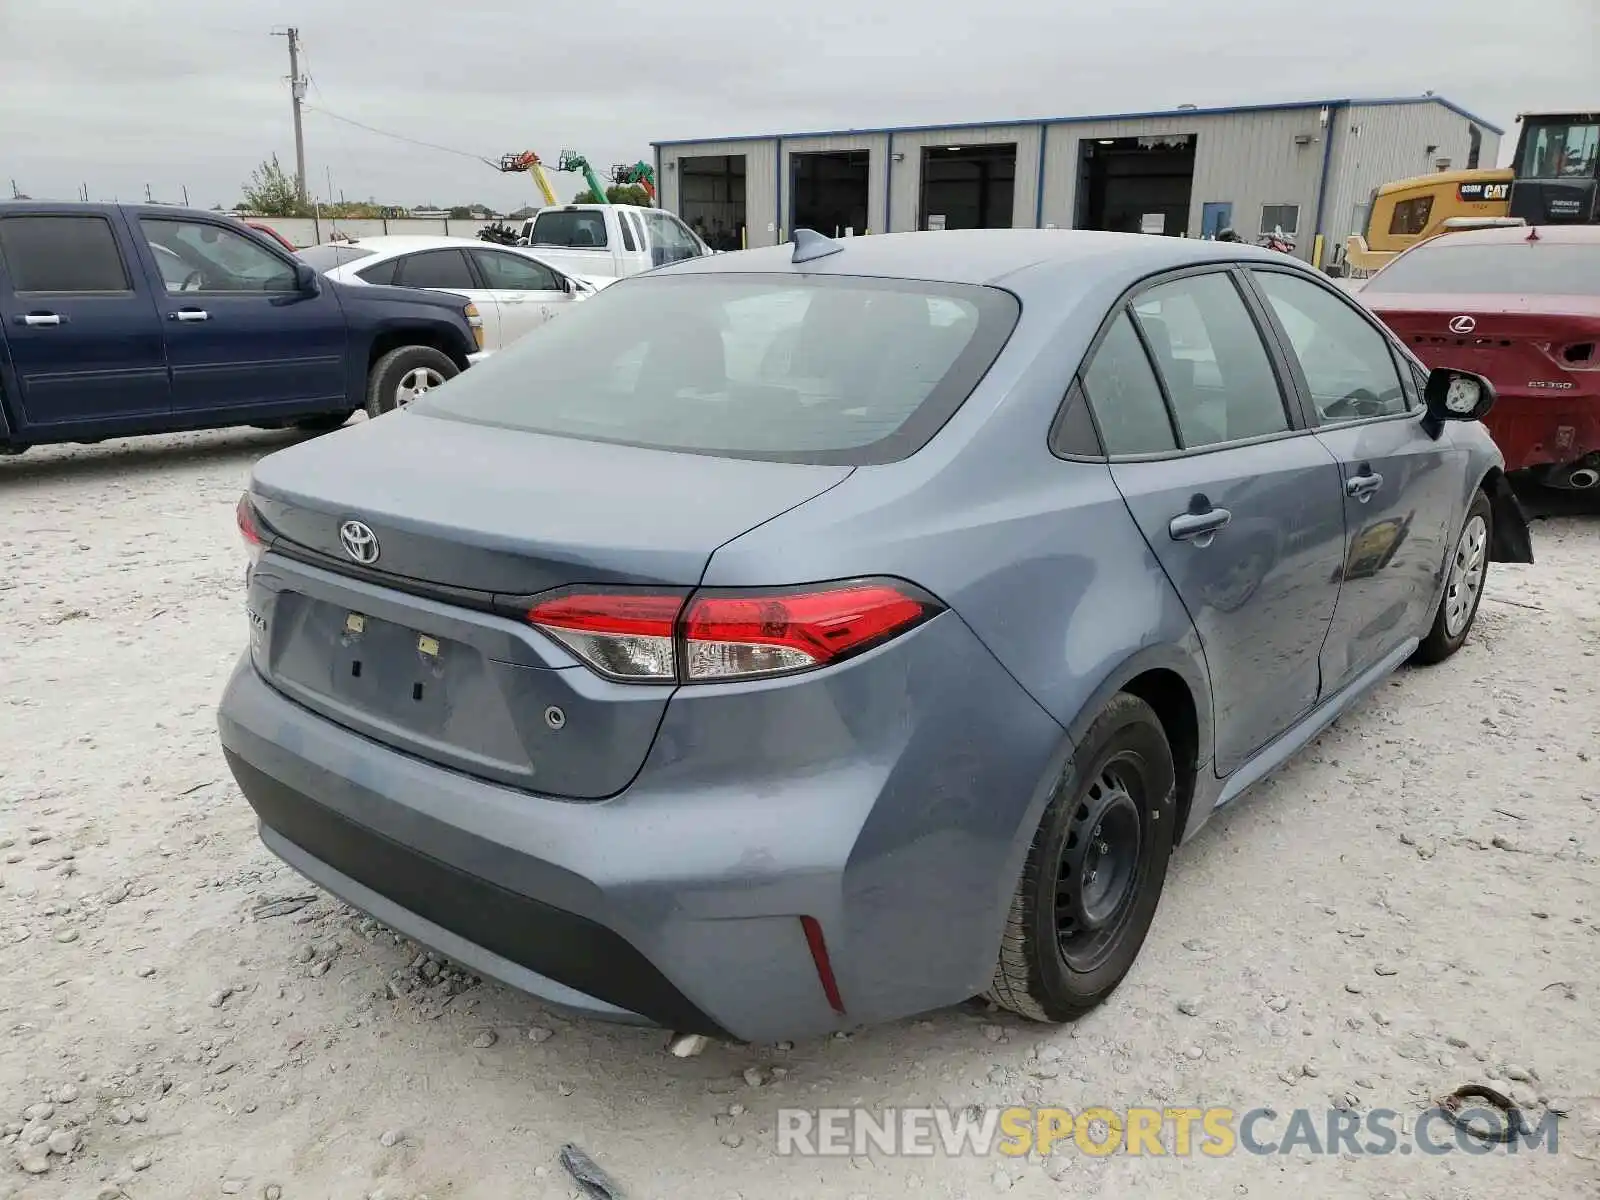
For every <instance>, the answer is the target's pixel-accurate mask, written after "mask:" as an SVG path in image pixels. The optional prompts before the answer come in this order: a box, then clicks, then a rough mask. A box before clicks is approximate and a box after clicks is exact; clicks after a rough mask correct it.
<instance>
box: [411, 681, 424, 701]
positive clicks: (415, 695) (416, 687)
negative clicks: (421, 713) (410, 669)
mask: <svg viewBox="0 0 1600 1200" xmlns="http://www.w3.org/2000/svg"><path fill="white" fill-rule="evenodd" d="M411 698H412V699H413V700H421V699H422V685H421V684H420V683H413V684H412V685H411Z"/></svg>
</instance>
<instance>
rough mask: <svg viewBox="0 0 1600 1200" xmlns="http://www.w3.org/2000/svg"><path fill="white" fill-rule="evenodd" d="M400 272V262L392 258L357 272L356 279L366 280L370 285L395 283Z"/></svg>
mask: <svg viewBox="0 0 1600 1200" xmlns="http://www.w3.org/2000/svg"><path fill="white" fill-rule="evenodd" d="M399 270H400V260H399V259H398V258H391V259H388V260H386V261H384V262H381V263H374V264H373V265H372V266H370V267H364V268H363V269H361V270H359V271H357V272H356V277H357V278H358V279H364V280H366V281H367V282H368V283H393V282H394V277H395V275H396V274H397V273H398V272H399Z"/></svg>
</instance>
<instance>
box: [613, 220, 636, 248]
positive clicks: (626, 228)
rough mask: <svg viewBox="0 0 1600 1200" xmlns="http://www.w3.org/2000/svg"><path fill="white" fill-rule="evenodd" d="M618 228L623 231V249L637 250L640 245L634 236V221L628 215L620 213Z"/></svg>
mask: <svg viewBox="0 0 1600 1200" xmlns="http://www.w3.org/2000/svg"><path fill="white" fill-rule="evenodd" d="M617 216H618V218H619V219H618V221H617V227H618V228H619V229H621V230H622V248H623V249H624V250H637V249H638V248H639V244H638V242H637V240H635V238H634V236H633V221H632V220H630V219H629V217H628V214H627V213H618V214H617Z"/></svg>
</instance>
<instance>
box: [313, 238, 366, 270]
mask: <svg viewBox="0 0 1600 1200" xmlns="http://www.w3.org/2000/svg"><path fill="white" fill-rule="evenodd" d="M297 253H298V254H299V256H300V261H301V262H303V263H309V264H310V265H311V266H312V267H315V268H316V269H317V270H318V271H331V270H333V269H334V268H335V267H342V266H344V265H345V263H353V262H355V261H356V259H358V258H371V257H372V256H373V255H374V254H375V253H377V252H376V251H375V250H363V249H362V248H361V247H360V246H345V245H336V244H335V245H326V246H307V247H306V248H305V249H304V250H300V251H298V252H297Z"/></svg>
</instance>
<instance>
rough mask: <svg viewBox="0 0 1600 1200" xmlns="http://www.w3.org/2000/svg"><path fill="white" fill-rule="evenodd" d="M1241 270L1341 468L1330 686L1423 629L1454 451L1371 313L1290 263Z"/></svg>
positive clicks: (1449, 508) (1460, 462) (1326, 667)
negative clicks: (1426, 423) (1341, 553)
mask: <svg viewBox="0 0 1600 1200" xmlns="http://www.w3.org/2000/svg"><path fill="white" fill-rule="evenodd" d="M1250 274H1251V276H1252V278H1253V279H1254V281H1255V284H1256V286H1257V287H1258V288H1260V290H1261V293H1262V295H1263V296H1264V297H1265V299H1266V304H1267V308H1268V310H1269V311H1270V312H1271V314H1272V316H1273V317H1274V319H1275V320H1276V321H1277V324H1278V327H1279V336H1280V340H1281V341H1282V342H1283V343H1284V344H1285V345H1286V346H1287V348H1288V351H1289V354H1290V359H1291V366H1292V368H1293V370H1294V371H1295V373H1296V375H1297V376H1298V384H1299V386H1300V388H1301V390H1302V392H1303V393H1304V394H1305V395H1307V396H1308V398H1309V400H1310V409H1311V412H1310V413H1309V416H1310V418H1311V420H1312V422H1313V423H1314V425H1315V427H1316V436H1317V439H1318V440H1319V441H1321V442H1322V443H1323V444H1324V445H1325V446H1327V447H1328V448H1329V450H1331V451H1332V452H1333V454H1334V456H1335V457H1336V458H1337V459H1338V460H1339V469H1340V472H1341V475H1342V478H1343V483H1344V490H1345V497H1344V505H1345V524H1346V527H1347V528H1348V530H1349V543H1348V545H1347V547H1346V553H1345V562H1344V567H1343V569H1342V572H1341V574H1342V577H1343V584H1342V587H1341V589H1340V592H1339V604H1338V607H1337V608H1336V609H1335V610H1334V614H1333V625H1332V627H1331V628H1330V630H1329V632H1328V644H1327V646H1326V647H1324V649H1323V652H1322V668H1323V677H1324V680H1325V687H1326V688H1327V689H1328V690H1336V689H1338V688H1341V687H1343V686H1344V685H1345V684H1348V683H1350V682H1352V681H1353V680H1354V679H1355V678H1356V676H1358V675H1360V674H1361V672H1362V671H1364V670H1366V669H1367V668H1368V667H1371V666H1373V665H1375V664H1377V663H1378V662H1380V661H1382V659H1383V658H1384V656H1385V655H1387V654H1390V653H1392V652H1394V651H1395V650H1397V649H1398V648H1399V647H1400V646H1401V645H1402V644H1403V643H1404V642H1405V641H1406V640H1407V639H1408V638H1412V637H1421V636H1423V635H1424V634H1425V633H1426V632H1427V628H1428V622H1429V620H1430V619H1431V617H1432V614H1433V609H1434V605H1435V603H1436V601H1437V597H1438V590H1439V585H1440V582H1441V580H1442V578H1443V576H1442V573H1443V571H1444V563H1445V552H1446V549H1447V548H1448V547H1449V546H1451V545H1452V539H1453V534H1454V529H1453V528H1451V525H1452V522H1453V518H1454V514H1455V513H1456V512H1457V510H1458V508H1459V506H1460V497H1461V495H1462V494H1463V492H1464V490H1465V481H1464V480H1463V479H1462V471H1463V469H1464V467H1465V463H1466V454H1465V452H1464V451H1461V450H1457V449H1455V448H1454V447H1453V445H1452V443H1451V442H1450V440H1449V439H1448V438H1439V439H1434V438H1432V437H1430V436H1429V435H1428V433H1427V431H1426V430H1424V429H1423V428H1422V419H1421V418H1422V411H1421V406H1420V403H1418V401H1417V398H1416V391H1415V388H1414V387H1408V386H1407V383H1408V377H1407V376H1406V375H1402V373H1401V370H1400V367H1399V364H1398V356H1397V354H1396V353H1395V351H1394V348H1393V346H1392V345H1391V344H1390V341H1389V336H1388V334H1386V333H1385V332H1384V331H1383V330H1382V329H1381V328H1379V327H1378V326H1377V324H1376V323H1375V322H1374V321H1372V320H1370V319H1369V318H1367V317H1366V316H1365V315H1364V314H1363V313H1362V312H1360V311H1359V310H1358V309H1357V308H1356V307H1355V306H1354V305H1353V304H1351V303H1349V302H1348V301H1346V300H1345V299H1344V298H1343V297H1342V296H1341V295H1339V294H1337V293H1336V292H1335V291H1334V290H1333V289H1332V288H1328V287H1324V286H1322V284H1320V283H1318V282H1316V281H1315V280H1312V279H1307V278H1305V277H1304V276H1303V275H1300V274H1298V273H1296V274H1291V273H1289V272H1286V271H1274V270H1267V269H1257V270H1253V271H1251V273H1250Z"/></svg>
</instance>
